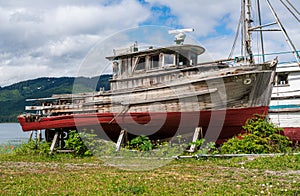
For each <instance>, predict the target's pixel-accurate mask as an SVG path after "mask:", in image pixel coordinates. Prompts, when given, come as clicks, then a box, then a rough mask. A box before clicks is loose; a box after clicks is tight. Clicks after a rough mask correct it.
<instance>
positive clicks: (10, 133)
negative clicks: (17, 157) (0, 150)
mask: <svg viewBox="0 0 300 196" xmlns="http://www.w3.org/2000/svg"><path fill="white" fill-rule="evenodd" d="M29 135H30V132H23V131H22V129H21V126H20V124H18V123H0V144H6V143H11V144H19V143H21V142H22V141H23V140H24V141H26V140H28V138H29Z"/></svg>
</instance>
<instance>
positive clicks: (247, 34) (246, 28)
mask: <svg viewBox="0 0 300 196" xmlns="http://www.w3.org/2000/svg"><path fill="white" fill-rule="evenodd" d="M250 8H251V4H250V0H243V5H242V9H243V11H242V14H243V17H244V20H243V45H244V59H245V61H247V60H249V63H250V64H253V63H254V58H253V53H252V49H251V22H253V21H252V19H251V10H250Z"/></svg>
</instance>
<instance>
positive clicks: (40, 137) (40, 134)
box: [37, 130, 42, 142]
mask: <svg viewBox="0 0 300 196" xmlns="http://www.w3.org/2000/svg"><path fill="white" fill-rule="evenodd" d="M37 140H38V141H39V142H40V141H42V131H41V130H38V131H37Z"/></svg>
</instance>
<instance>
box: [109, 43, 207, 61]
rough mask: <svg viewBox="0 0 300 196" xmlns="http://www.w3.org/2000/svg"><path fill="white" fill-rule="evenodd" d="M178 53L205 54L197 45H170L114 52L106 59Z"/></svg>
mask: <svg viewBox="0 0 300 196" xmlns="http://www.w3.org/2000/svg"><path fill="white" fill-rule="evenodd" d="M159 52H163V53H174V52H176V53H179V54H183V55H184V54H187V53H193V54H195V55H200V54H203V53H204V52H205V49H204V48H203V47H201V46H199V45H193V44H183V45H172V46H167V47H159V48H153V47H149V48H148V49H146V50H141V51H138V49H137V48H136V47H134V48H132V49H131V48H130V50H124V49H121V50H114V53H115V54H114V55H113V56H109V57H106V58H107V59H108V60H111V61H112V60H117V59H122V58H127V57H134V56H140V55H146V54H150V53H159Z"/></svg>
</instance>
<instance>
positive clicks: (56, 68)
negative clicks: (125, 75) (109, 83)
mask: <svg viewBox="0 0 300 196" xmlns="http://www.w3.org/2000/svg"><path fill="white" fill-rule="evenodd" d="M289 1H290V2H291V3H293V5H294V7H295V8H296V9H298V11H299V10H300V1H299V0H289ZM271 2H272V5H273V6H274V8H275V10H276V12H277V14H278V16H279V17H280V19H281V22H282V23H283V25H284V27H285V29H286V30H287V31H288V33H289V36H290V37H291V39H292V41H293V43H294V45H295V47H296V48H297V49H298V50H300V23H299V21H297V20H296V19H295V18H294V17H293V16H292V15H291V14H290V13H289V12H288V11H287V9H286V8H285V7H283V6H282V4H281V3H280V1H274V0H271ZM255 5H256V0H255V1H253V4H252V9H253V10H254V9H255ZM261 6H262V17H263V23H264V24H268V23H271V22H274V19H273V17H272V13H271V12H270V11H269V9H268V7H267V5H266V3H265V0H262V1H261ZM239 15H240V1H238V0H222V1H220V0H185V1H180V0H51V1H50V0H44V1H41V0H26V1H21V0H0V74H1V78H0V86H2V87H3V86H7V85H10V84H13V83H16V82H19V81H23V80H28V79H34V78H39V77H62V76H81V75H83V76H88V77H92V76H95V75H98V74H101V73H106V72H109V71H110V66H109V63H108V62H107V61H106V60H105V56H109V55H111V54H112V49H113V48H120V47H129V46H130V44H133V42H134V41H138V43H139V45H141V46H146V45H147V44H151V45H154V46H162V45H164V44H166V45H171V44H173V43H172V40H173V36H174V35H169V34H168V33H167V31H168V30H170V29H178V28H194V29H195V31H194V32H191V33H188V35H187V36H188V39H189V40H190V41H191V42H194V43H197V44H200V45H202V46H203V47H204V48H205V49H206V55H207V56H209V58H210V59H218V58H227V57H228V55H229V52H230V50H231V48H232V44H233V40H234V37H235V32H236V29H237V25H238V21H239ZM297 16H298V18H300V16H299V14H298V15H297ZM253 19H255V20H256V19H257V15H253ZM254 25H257V24H254ZM275 27H276V26H274V28H275ZM276 28H277V27H276ZM256 34H257V33H256ZM255 37H256V35H254V36H253V40H252V42H253V43H254V44H253V45H254V47H256V49H258V50H259V47H258V45H257V43H258V41H257V38H255ZM264 38H265V50H266V52H267V53H274V52H279V51H290V48H289V46H288V45H287V44H286V42H285V41H284V40H285V39H284V37H283V35H282V34H281V33H279V32H275V33H274V32H273V33H266V34H265V35H264ZM255 45H256V46H255ZM239 52H240V50H237V51H236V52H235V55H239ZM254 53H255V52H254ZM268 58H273V56H272V55H270V56H268ZM290 58H292V56H291V57H290V56H289V57H282V60H286V59H290ZM279 59H280V58H279Z"/></svg>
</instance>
